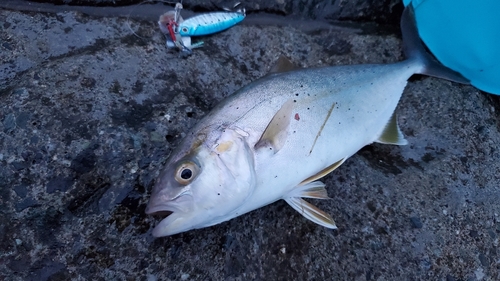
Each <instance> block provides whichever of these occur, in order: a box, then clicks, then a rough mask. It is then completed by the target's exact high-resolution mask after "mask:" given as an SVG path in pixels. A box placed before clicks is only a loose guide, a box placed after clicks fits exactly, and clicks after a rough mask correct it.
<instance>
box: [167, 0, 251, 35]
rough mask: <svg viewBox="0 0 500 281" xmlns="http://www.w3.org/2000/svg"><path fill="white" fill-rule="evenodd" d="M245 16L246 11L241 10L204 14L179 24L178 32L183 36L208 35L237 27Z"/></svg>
mask: <svg viewBox="0 0 500 281" xmlns="http://www.w3.org/2000/svg"><path fill="white" fill-rule="evenodd" d="M238 4H239V3H238ZM238 4H237V5H238ZM245 16H246V15H245V9H239V10H237V11H236V12H229V11H224V12H213V13H207V14H202V15H198V16H194V17H192V18H189V19H187V20H185V21H183V22H182V23H179V27H178V29H177V30H178V32H179V34H180V35H181V36H203V35H208V34H212V33H217V32H220V31H223V30H226V29H228V28H230V27H232V26H234V25H236V24H237V23H239V22H241V21H242V20H243V19H244V18H245Z"/></svg>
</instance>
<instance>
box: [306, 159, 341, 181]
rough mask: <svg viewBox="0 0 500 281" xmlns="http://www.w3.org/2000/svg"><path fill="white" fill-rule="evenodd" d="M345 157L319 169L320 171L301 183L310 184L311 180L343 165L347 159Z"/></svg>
mask: <svg viewBox="0 0 500 281" xmlns="http://www.w3.org/2000/svg"><path fill="white" fill-rule="evenodd" d="M345 159H346V158H345V157H344V158H342V159H340V160H339V161H337V162H335V163H333V164H332V165H330V166H328V167H326V168H324V169H323V170H321V171H319V173H317V174H315V175H312V176H310V177H308V178H307V179H305V180H303V181H302V182H301V183H300V184H299V185H305V184H308V183H310V182H313V181H315V180H318V179H320V178H322V177H324V176H326V175H328V174H329V173H331V172H333V170H335V169H337V168H338V167H339V166H340V165H342V164H343V163H344V161H345Z"/></svg>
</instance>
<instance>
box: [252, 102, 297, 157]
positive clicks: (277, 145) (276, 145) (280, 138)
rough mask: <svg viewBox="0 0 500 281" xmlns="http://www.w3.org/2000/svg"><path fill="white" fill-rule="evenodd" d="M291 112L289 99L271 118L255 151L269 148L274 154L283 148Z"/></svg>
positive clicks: (291, 103) (291, 107)
mask: <svg viewBox="0 0 500 281" xmlns="http://www.w3.org/2000/svg"><path fill="white" fill-rule="evenodd" d="M292 111H293V100H291V99H290V100H288V101H287V102H285V103H284V104H283V105H282V106H281V108H280V109H279V110H278V112H276V114H275V115H274V116H273V119H271V122H269V124H268V125H267V127H266V130H265V131H264V133H262V136H261V137H260V139H259V141H258V142H257V143H256V144H255V149H259V148H261V147H270V148H272V149H274V153H276V152H278V151H279V150H280V149H281V148H282V147H283V145H284V144H285V141H286V138H287V137H288V126H289V125H290V120H291V119H292Z"/></svg>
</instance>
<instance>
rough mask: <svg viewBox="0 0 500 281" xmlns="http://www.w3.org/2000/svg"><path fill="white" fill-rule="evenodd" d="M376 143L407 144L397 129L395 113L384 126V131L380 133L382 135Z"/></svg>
mask: <svg viewBox="0 0 500 281" xmlns="http://www.w3.org/2000/svg"><path fill="white" fill-rule="evenodd" d="M376 142H379V143H385V144H395V145H406V144H408V141H407V140H406V139H405V137H404V136H403V133H402V132H401V130H400V129H399V126H398V120H397V118H396V113H393V114H392V116H391V118H390V119H389V122H387V125H385V129H384V131H383V132H382V135H380V137H379V138H378V140H376Z"/></svg>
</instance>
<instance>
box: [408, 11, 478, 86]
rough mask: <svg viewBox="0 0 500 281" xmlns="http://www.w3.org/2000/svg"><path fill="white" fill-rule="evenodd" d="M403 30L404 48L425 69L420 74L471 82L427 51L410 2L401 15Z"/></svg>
mask: <svg viewBox="0 0 500 281" xmlns="http://www.w3.org/2000/svg"><path fill="white" fill-rule="evenodd" d="M401 32H402V33H403V50H404V52H405V55H406V57H407V58H408V59H410V60H416V61H418V62H419V63H420V64H422V65H423V70H422V71H421V72H419V74H425V75H429V76H433V77H438V78H443V79H446V80H450V81H453V82H457V83H462V84H470V81H469V80H467V79H466V78H465V77H463V76H462V75H461V74H460V73H458V72H456V71H454V70H451V69H449V68H447V67H446V66H444V65H442V64H441V63H440V62H438V61H437V60H436V59H435V58H434V57H432V56H431V55H430V54H429V53H427V51H426V49H425V46H424V43H423V42H422V41H421V40H420V36H419V35H418V29H417V24H416V21H415V12H414V11H413V6H412V5H411V4H409V5H408V6H406V8H405V9H404V11H403V16H402V17H401Z"/></svg>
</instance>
